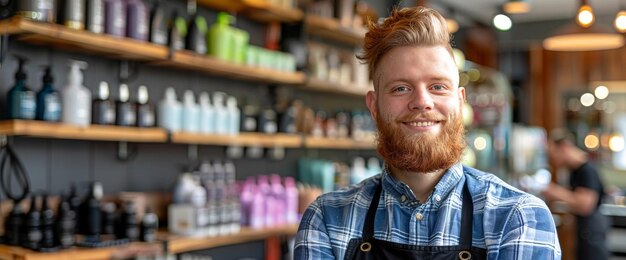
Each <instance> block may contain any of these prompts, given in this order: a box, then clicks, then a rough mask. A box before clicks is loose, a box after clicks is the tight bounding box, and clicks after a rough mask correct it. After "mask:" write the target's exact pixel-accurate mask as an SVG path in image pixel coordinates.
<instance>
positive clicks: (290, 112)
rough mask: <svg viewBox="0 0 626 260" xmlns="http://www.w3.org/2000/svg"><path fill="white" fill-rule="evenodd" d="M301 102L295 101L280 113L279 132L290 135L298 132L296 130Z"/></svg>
mask: <svg viewBox="0 0 626 260" xmlns="http://www.w3.org/2000/svg"><path fill="white" fill-rule="evenodd" d="M300 103H301V101H298V100H296V101H294V102H293V103H292V104H291V105H290V106H289V107H287V109H285V110H284V111H283V112H281V113H280V115H279V116H278V122H279V123H278V131H279V132H281V133H289V134H295V133H296V132H297V129H296V115H297V114H298V109H300V108H299V107H301V105H298V104H300Z"/></svg>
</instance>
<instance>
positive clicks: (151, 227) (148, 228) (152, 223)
mask: <svg viewBox="0 0 626 260" xmlns="http://www.w3.org/2000/svg"><path fill="white" fill-rule="evenodd" d="M158 229H159V217H158V216H157V214H155V213H154V212H153V211H152V209H150V208H149V207H148V208H146V213H145V214H144V215H143V218H141V235H140V237H139V238H140V240H141V241H144V242H154V241H155V240H156V234H157V230H158Z"/></svg>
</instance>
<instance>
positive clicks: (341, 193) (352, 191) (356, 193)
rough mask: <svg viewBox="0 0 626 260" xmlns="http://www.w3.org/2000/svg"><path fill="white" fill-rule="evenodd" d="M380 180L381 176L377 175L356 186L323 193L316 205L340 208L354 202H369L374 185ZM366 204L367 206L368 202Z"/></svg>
mask: <svg viewBox="0 0 626 260" xmlns="http://www.w3.org/2000/svg"><path fill="white" fill-rule="evenodd" d="M380 179H381V175H380V174H379V175H376V176H373V177H371V178H368V179H365V180H363V181H361V182H359V183H357V184H353V185H350V186H347V187H344V188H341V189H338V190H334V191H331V192H327V193H324V194H322V195H321V196H320V197H319V198H318V199H317V203H319V204H320V206H331V207H342V206H345V205H349V204H352V203H354V202H359V201H361V202H364V201H369V200H370V199H371V197H372V196H373V195H374V191H375V189H376V185H378V183H380ZM367 203H368V205H369V202H367Z"/></svg>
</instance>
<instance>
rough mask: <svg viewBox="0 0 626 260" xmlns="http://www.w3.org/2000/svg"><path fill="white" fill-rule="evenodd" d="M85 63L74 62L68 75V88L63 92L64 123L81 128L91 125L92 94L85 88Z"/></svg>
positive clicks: (62, 109)
mask: <svg viewBox="0 0 626 260" xmlns="http://www.w3.org/2000/svg"><path fill="white" fill-rule="evenodd" d="M86 67H87V63H85V62H83V61H72V62H71V65H70V71H69V72H68V75H67V86H66V87H65V88H64V89H63V90H62V91H61V96H62V99H63V102H62V104H63V107H62V108H61V111H62V121H63V123H67V124H72V125H76V126H81V127H87V126H89V123H91V92H90V91H89V89H87V88H86V87H85V86H83V73H82V72H81V71H80V69H81V68H86Z"/></svg>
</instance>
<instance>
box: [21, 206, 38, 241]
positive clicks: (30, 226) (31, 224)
mask: <svg viewBox="0 0 626 260" xmlns="http://www.w3.org/2000/svg"><path fill="white" fill-rule="evenodd" d="M21 235H22V241H21V242H22V243H21V245H22V246H23V247H26V248H30V249H33V250H37V249H39V247H40V243H41V214H39V209H38V208H37V196H36V195H33V196H32V197H31V201H30V209H29V210H28V213H27V214H26V216H24V226H23V227H22V233H21Z"/></svg>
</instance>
